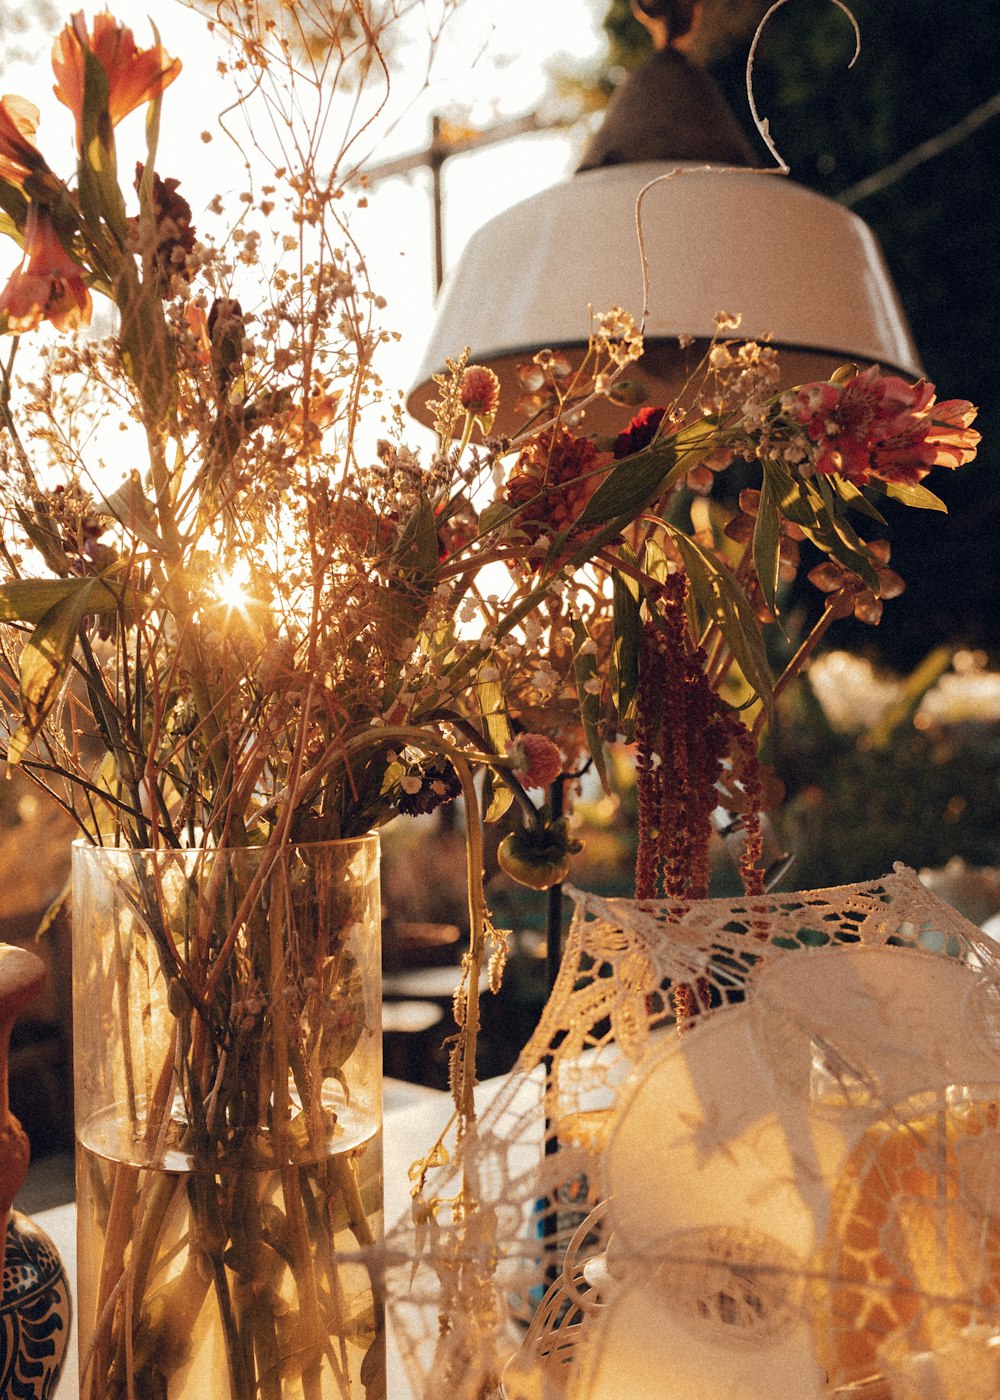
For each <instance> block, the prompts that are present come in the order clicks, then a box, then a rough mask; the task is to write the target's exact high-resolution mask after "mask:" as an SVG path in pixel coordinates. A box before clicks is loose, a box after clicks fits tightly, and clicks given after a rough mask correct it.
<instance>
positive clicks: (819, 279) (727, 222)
mask: <svg viewBox="0 0 1000 1400" xmlns="http://www.w3.org/2000/svg"><path fill="white" fill-rule="evenodd" d="M734 126H735V119H734V118H733V116H732V113H731V112H730V111H729V109H728V108H727V107H726V106H725V104H724V100H723V99H722V97H721V95H720V94H719V92H718V89H717V88H715V86H714V84H713V83H712V82H711V80H710V79H709V78H708V76H707V75H706V74H704V73H703V72H701V70H698V69H695V68H694V65H692V64H691V63H690V62H689V61H688V60H687V59H686V58H685V57H684V55H682V54H681V53H679V52H677V51H676V50H674V49H667V50H665V51H664V52H660V53H655V54H654V55H653V56H652V58H651V59H650V60H649V62H648V63H647V64H646V65H645V67H644V68H643V69H640V70H639V71H638V72H637V73H636V74H633V75H632V77H631V78H629V79H627V80H626V82H625V84H623V87H622V88H621V89H620V90H619V94H616V99H615V100H614V101H613V102H612V105H611V107H610V108H609V110H608V114H607V116H606V118H605V121H604V124H603V125H602V127H601V128H600V129H599V131H598V132H597V133H596V134H595V136H594V138H592V140H591V143H590V145H589V147H588V150H587V153H586V156H585V160H584V164H591V165H592V168H587V169H581V170H580V171H578V173H577V174H575V175H573V176H572V177H570V178H569V179H566V180H563V181H562V182H560V183H559V184H556V185H554V186H553V187H551V188H550V189H547V190H544V191H543V192H542V193H540V194H538V195H535V196H533V197H532V198H530V199H526V200H523V201H522V202H521V203H519V204H515V205H514V207H513V208H511V209H508V210H506V211H505V212H504V213H502V214H500V215H498V216H497V217H496V218H494V219H492V220H490V222H489V223H487V224H485V225H484V226H483V227H482V228H481V229H480V230H479V231H478V232H477V233H476V234H474V235H473V237H472V238H471V240H470V241H469V243H468V245H467V247H466V249H465V251H464V253H463V254H462V257H461V259H460V261H459V262H458V264H457V266H456V267H455V268H454V270H453V272H452V273H451V275H450V276H449V278H448V279H447V280H446V282H445V286H444V288H443V292H442V296H441V298H440V302H439V309H438V314H437V320H436V323H435V326H434V329H433V332H432V334H431V337H430V342H429V344H428V346H427V350H426V353H425V355H424V358H423V361H422V363H421V366H420V369H419V371H418V373H417V377H416V383H415V385H414V387H413V388H412V390H411V391H410V394H409V396H408V401H407V403H408V408H409V410H410V412H411V413H412V414H413V415H414V417H416V418H417V419H419V420H421V421H423V422H429V421H430V415H429V414H428V412H427V409H426V402H427V400H428V398H433V397H434V392H433V390H434V386H433V383H432V380H431V376H432V375H433V374H435V373H440V372H441V371H442V370H443V369H444V363H445V359H446V358H448V357H454V356H455V355H457V354H458V353H460V352H461V350H462V349H463V347H464V346H468V347H469V348H470V352H471V353H470V359H471V362H473V363H477V364H487V365H489V366H490V367H491V368H492V369H493V370H494V371H495V372H496V373H497V374H498V375H499V377H500V381H501V408H500V412H499V414H498V417H497V419H496V422H495V424H494V431H495V432H497V433H500V434H511V433H513V432H516V431H517V429H518V428H519V427H520V426H521V421H522V420H521V419H520V418H519V416H518V415H517V413H516V411H515V408H514V405H515V404H516V402H517V400H518V399H519V398H520V397H521V394H522V390H521V389H520V387H519V383H518V380H517V377H516V369H517V366H518V365H519V364H522V363H524V362H525V361H526V360H530V358H531V356H532V355H533V354H534V353H535V352H536V351H538V350H540V349H543V348H548V349H552V350H557V349H559V350H564V351H566V352H567V353H568V354H569V355H570V357H571V358H572V356H573V354H574V353H579V354H582V352H583V350H584V349H585V347H586V344H587V340H588V336H589V332H590V323H589V318H588V307H592V308H593V309H594V311H595V312H601V311H608V310H610V309H611V308H612V307H614V306H620V307H623V308H624V309H625V310H627V311H629V312H631V313H632V315H633V316H634V317H635V318H636V320H638V319H639V316H640V314H641V311H642V307H643V263H642V258H641V257H640V252H639V244H638V240H637V234H636V201H637V198H638V196H639V194H640V192H641V191H642V190H644V189H646V187H647V186H650V182H652V181H656V180H657V177H660V176H667V177H669V178H666V179H659V180H658V181H657V183H655V184H653V185H652V186H651V187H650V188H648V189H646V193H645V195H644V196H643V199H642V205H641V224H642V233H643V237H644V240H645V249H646V267H647V275H648V291H649V298H648V312H647V317H646V323H645V347H646V348H645V352H644V354H643V356H642V358H641V359H640V360H639V361H638V363H637V364H636V365H634V366H629V369H628V377H629V379H631V380H633V381H634V380H636V379H638V380H641V381H643V382H644V384H645V389H646V395H647V399H646V401H647V402H650V403H669V402H670V400H671V399H672V398H673V397H674V395H675V394H676V392H677V391H678V389H679V388H680V387H681V385H682V384H683V383H684V381H685V380H686V378H687V377H688V375H689V374H690V373H691V371H692V370H693V369H694V368H695V367H696V366H697V364H698V363H699V360H700V358H701V356H702V354H703V353H704V351H705V348H706V346H707V344H708V342H709V340H710V339H711V337H712V335H713V332H714V330H715V318H716V315H717V313H719V312H726V313H739V315H740V316H741V318H742V319H741V322H740V327H739V331H738V336H739V337H740V338H746V339H758V338H761V337H765V336H767V337H769V338H770V340H771V342H772V343H773V344H774V345H776V346H778V347H779V348H780V350H781V351H782V354H781V356H780V357H779V358H780V364H781V370H782V382H783V385H789V384H793V383H802V382H803V381H805V380H808V379H825V378H828V377H829V375H830V374H831V373H832V372H833V370H835V369H836V368H837V367H838V366H840V365H843V364H844V363H849V362H853V363H857V364H859V365H861V366H864V365H868V364H879V365H881V366H882V367H883V369H886V370H892V371H896V372H898V373H902V374H904V375H906V376H908V377H911V378H915V377H919V376H920V374H921V366H920V358H919V355H918V353H917V349H916V346H915V345H914V342H913V338H912V336H911V334H910V330H909V327H908V325H907V322H906V317H905V314H904V312H903V309H902V306H901V305H900V302H899V298H898V296H897V294H896V291H895V288H894V286H893V283H892V278H891V276H890V274H889V270H888V268H887V266H886V263H885V260H884V258H883V256H882V252H881V249H880V247H879V244H878V240H877V239H876V237H875V235H874V234H873V233H872V231H871V229H870V228H868V226H867V225H866V224H865V223H864V221H863V220H862V219H860V218H858V216H857V215H856V214H853V213H852V212H851V211H850V210H848V209H846V208H844V207H843V206H842V205H839V204H837V203H835V202H834V201H833V200H830V199H827V198H825V197H824V196H822V195H819V194H816V193H815V192H813V191H811V190H808V189H805V188H804V187H803V186H801V185H798V184H796V183H794V182H793V181H791V180H789V179H787V178H784V177H783V176H782V175H780V174H778V173H761V172H760V171H756V170H753V169H740V168H739V166H738V164H737V163H736V162H740V163H743V164H746V163H748V157H747V156H745V155H743V153H742V152H741V150H740V148H739V143H737V145H736V149H735V151H734V149H733V142H732V128H733V127H734ZM744 149H745V150H746V151H747V152H749V150H750V148H749V147H746V146H745V143H744ZM654 156H655V158H652V157H654ZM734 157H735V159H734ZM749 159H752V152H750V154H749ZM689 341H691V342H693V343H688V342H689ZM601 411H602V406H601V405H595V406H593V407H592V408H591V409H590V410H588V420H587V421H588V425H589V426H590V428H591V429H593V430H598V431H600V430H601V429H602V426H603V425H602V423H601ZM604 411H605V412H607V409H606V408H605V409H604ZM620 417H621V410H620V409H619V410H617V411H614V412H613V414H611V413H609V415H608V426H609V427H611V426H612V425H613V426H615V427H617V426H620V424H619V423H618V420H619V419H620Z"/></svg>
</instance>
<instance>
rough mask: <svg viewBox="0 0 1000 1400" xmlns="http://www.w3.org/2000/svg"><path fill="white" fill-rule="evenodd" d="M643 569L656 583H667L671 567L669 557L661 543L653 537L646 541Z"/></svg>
mask: <svg viewBox="0 0 1000 1400" xmlns="http://www.w3.org/2000/svg"><path fill="white" fill-rule="evenodd" d="M642 567H643V570H644V571H645V572H646V573H647V574H648V575H649V577H650V578H651V579H652V580H653V582H654V583H666V581H667V575H668V574H669V572H670V567H669V564H668V562H667V556H666V555H665V554H664V552H663V549H662V548H661V546H660V544H659V542H658V541H657V540H655V539H653V537H652V536H650V538H649V539H648V540H647V541H646V543H645V546H644V548H643V553H642Z"/></svg>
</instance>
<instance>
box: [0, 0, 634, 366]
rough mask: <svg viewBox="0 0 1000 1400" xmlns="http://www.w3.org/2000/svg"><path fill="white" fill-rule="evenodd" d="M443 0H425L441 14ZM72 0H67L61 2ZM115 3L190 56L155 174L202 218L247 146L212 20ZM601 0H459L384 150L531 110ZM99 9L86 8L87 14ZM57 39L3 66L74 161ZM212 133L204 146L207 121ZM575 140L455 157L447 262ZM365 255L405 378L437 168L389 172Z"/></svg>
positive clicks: (597, 15) (426, 285)
mask: <svg viewBox="0 0 1000 1400" xmlns="http://www.w3.org/2000/svg"><path fill="white" fill-rule="evenodd" d="M439 3H440V0H428V5H429V10H430V12H432V13H433V11H434V9H435V8H436V6H437V4H439ZM72 8H74V6H72V5H69V4H67V7H66V13H67V15H68V13H69V10H70V9H72ZM109 8H110V9H111V10H112V12H113V13H115V14H116V15H117V16H118V17H119V18H120V19H123V20H125V21H126V22H127V23H129V24H130V25H131V26H132V27H133V28H134V30H135V34H136V40H137V42H138V43H139V44H140V45H141V46H145V45H146V44H148V43H149V41H150V28H149V23H148V20H147V18H146V16H147V15H148V14H149V13H150V12H152V14H153V17H154V19H155V22H156V24H157V27H158V29H159V31H160V35H161V39H162V42H163V44H164V46H165V47H166V48H167V50H168V52H169V53H171V54H172V55H175V56H178V57H180V58H181V59H182V61H183V64H184V71H183V72H182V74H181V76H180V77H179V78H178V79H177V81H176V82H175V83H174V84H173V86H172V87H171V88H170V89H169V90H168V92H167V93H166V95H165V99H164V106H163V121H162V130H161V139H160V153H159V155H158V158H157V168H158V171H159V173H160V174H161V175H162V176H164V177H166V176H169V175H174V176H177V177H178V178H179V179H180V180H181V193H183V194H185V196H186V197H187V198H188V200H189V201H190V203H191V205H192V208H193V210H194V218H195V225H196V227H197V226H198V222H199V211H200V210H201V209H203V208H204V206H205V205H206V204H207V202H208V201H209V200H210V199H211V198H212V197H213V196H214V195H215V194H217V193H222V194H223V196H225V192H226V189H227V187H231V188H234V189H235V188H240V187H242V181H243V172H242V170H241V168H240V167H241V157H240V154H239V152H238V151H237V150H236V148H235V147H234V146H233V145H231V144H230V143H229V142H228V141H227V140H226V138H225V136H224V135H223V134H221V133H220V131H219V127H218V121H217V117H218V113H219V111H220V110H221V109H222V107H224V106H225V103H226V101H227V98H228V93H227V89H226V88H225V87H224V86H223V82H224V80H221V79H220V78H219V77H218V75H217V74H216V72H215V71H214V69H215V61H216V57H217V54H216V52H215V51H214V50H213V49H212V47H211V46H210V45H209V44H208V43H207V42H206V40H205V37H204V34H205V30H204V21H203V20H202V19H200V18H199V17H197V16H194V15H192V14H191V13H190V11H188V10H187V9H186V8H185V7H184V6H183V5H182V4H180V3H178V2H177V0H145V3H143V4H141V5H140V4H137V3H136V0H118V3H117V5H116V4H115V0H109ZM605 10H606V3H605V0H500V3H498V0H462V3H461V5H460V7H459V10H458V12H457V14H455V15H454V16H452V18H451V19H450V20H449V22H448V25H447V27H446V29H445V33H444V39H443V43H442V46H441V49H440V51H439V55H438V59H437V62H436V64H435V67H434V69H433V72H432V74H431V81H430V84H429V85H428V86H427V87H426V90H421V89H422V87H423V83H422V67H421V66H420V65H419V60H418V57H417V55H418V50H419V45H418V44H416V43H415V44H414V48H413V50H412V53H411V51H409V50H407V52H406V54H405V56H404V61H403V62H402V64H401V71H400V72H399V74H398V76H397V77H396V78H395V80H394V82H395V87H394V96H393V102H394V109H395V110H396V111H397V113H399V112H402V113H403V115H402V116H401V117H400V120H399V121H398V123H397V125H396V126H395V128H394V129H393V130H392V131H391V132H389V133H388V135H387V136H386V138H385V140H384V142H383V144H382V145H381V147H380V148H379V150H378V151H377V152H376V159H386V158H389V157H393V156H398V155H402V154H405V153H408V152H410V151H413V150H418V149H421V148H422V147H424V146H426V145H427V143H428V142H429V139H430V125H431V116H432V114H433V113H435V112H436V113H440V114H442V115H444V116H447V117H449V118H452V119H455V120H461V121H470V122H471V123H472V124H474V125H477V126H488V125H489V124H490V123H491V122H494V121H496V120H498V119H502V118H507V117H513V116H518V115H521V114H524V113H528V112H530V111H532V110H533V109H534V108H536V107H537V106H538V104H539V103H540V102H541V101H542V100H543V98H544V97H545V94H546V89H547V65H549V64H550V63H551V62H552V61H553V60H558V61H559V62H560V63H561V64H562V65H564V66H567V67H571V66H573V65H574V64H575V63H584V62H586V61H587V60H588V59H592V58H593V57H594V56H595V55H596V54H597V53H599V52H600V50H601V47H602V35H601V30H600V23H601V19H602V18H603V15H604V13H605ZM92 13H93V7H92V6H88V7H87V9H86V14H87V16H88V18H89V17H90V16H91V15H92ZM49 42H50V41H49V39H48V37H43V36H42V35H41V34H40V35H39V36H38V40H37V52H38V57H37V59H36V60H35V61H34V62H33V63H31V64H18V65H13V66H8V67H7V69H6V70H5V71H4V72H3V75H2V78H0V92H2V93H7V92H15V93H20V94H22V95H24V96H26V97H30V98H31V100H32V101H34V102H35V103H36V104H37V105H38V106H39V107H40V108H41V109H42V121H41V126H40V130H39V136H38V141H39V145H40V146H41V148H42V150H43V151H44V153H45V154H46V156H47V158H48V159H49V161H50V163H51V164H52V165H53V166H55V167H56V168H57V169H58V170H60V171H62V172H64V173H68V172H69V171H70V170H71V169H72V165H73V159H74V152H73V150H72V124H71V121H70V118H69V114H68V112H67V111H66V110H65V108H63V107H61V106H60V105H59V103H58V102H56V100H55V99H54V97H53V96H52V93H51V82H52V79H51V71H50V68H49V61H48V51H49ZM206 129H208V130H211V131H213V133H215V136H214V139H213V141H212V142H211V143H210V144H207V145H206V144H204V143H203V142H202V140H201V132H202V131H203V130H206ZM141 138H142V121H141V118H140V117H139V116H138V114H134V115H133V116H132V117H130V118H128V119H127V121H126V122H125V123H123V124H122V126H121V127H120V128H119V131H118V141H119V164H120V170H121V171H122V178H123V180H124V178H125V175H124V172H126V171H131V169H132V166H133V164H134V161H135V159H136V158H137V156H140V155H141V154H142V150H141V146H140V144H139V143H140V142H141ZM579 139H580V137H579V133H578V134H577V137H576V138H575V140H574V138H572V137H569V136H567V135H566V134H565V133H553V134H548V135H541V134H540V135H532V136H528V137H522V138H519V139H518V140H515V141H511V142H505V143H503V144H501V145H496V146H493V147H490V148H487V149H485V150H482V151H480V152H478V153H474V154H467V155H463V156H460V157H456V158H454V159H453V160H451V161H450V162H449V163H448V164H447V166H446V168H445V175H444V193H445V233H444V245H445V259H446V266H450V265H452V264H453V263H454V262H455V260H456V259H457V258H458V256H459V254H460V252H461V250H462V247H463V246H464V244H465V242H466V240H467V239H468V238H469V236H470V235H471V234H472V233H473V232H474V231H475V229H476V228H478V227H479V226H480V225H481V224H482V223H484V222H485V221H486V220H487V219H488V218H490V217H492V216H493V215H494V214H496V213H499V212H500V211H501V210H503V209H505V208H507V207H509V206H510V205H511V204H513V203H515V202H516V201H518V200H519V199H524V198H527V197H528V196H529V195H531V194H533V193H535V192H536V191H538V190H540V189H542V188H544V187H545V186H547V185H550V184H552V183H553V182H555V181H556V180H558V179H560V178H562V177H563V176H564V175H566V174H567V173H568V172H569V170H570V169H571V168H572V164H573V153H574V151H575V149H576V144H577V143H578V141H579ZM355 227H356V229H357V235H358V238H359V242H360V244H361V247H362V249H363V251H364V253H365V256H366V258H367V261H368V266H369V271H370V275H371V282H372V286H373V288H374V290H375V291H376V292H377V293H379V294H381V295H382V296H384V297H385V298H386V299H387V301H388V308H387V310H386V313H385V316H386V324H387V325H389V326H391V328H393V329H395V330H399V331H400V332H401V333H402V341H401V343H400V344H399V345H398V346H394V347H391V348H387V350H386V351H385V353H384V355H383V358H382V360H381V370H382V375H383V380H384V382H385V383H386V384H387V385H390V386H393V387H399V388H401V389H405V388H408V387H409V382H410V379H411V378H412V375H413V372H414V370H415V368H416V365H417V363H418V362H419V360H420V357H421V354H422V350H423V347H424V343H425V341H426V338H427V336H428V334H429V330H430V325H431V319H432V315H433V251H432V212H431V199H430V175H429V172H427V171H417V172H414V173H413V174H411V175H407V176H395V177H392V178H390V179H387V180H385V181H383V182H381V183H380V184H379V185H378V187H377V189H374V190H373V192H372V197H371V208H370V211H369V213H368V214H367V215H366V216H365V217H364V222H363V223H359V224H356V225H355ZM16 260H17V252H16V250H15V249H14V247H13V245H11V246H10V248H9V249H8V248H3V249H0V273H3V274H4V275H6V273H7V271H8V269H9V268H10V267H12V266H13V265H14V263H15V262H16Z"/></svg>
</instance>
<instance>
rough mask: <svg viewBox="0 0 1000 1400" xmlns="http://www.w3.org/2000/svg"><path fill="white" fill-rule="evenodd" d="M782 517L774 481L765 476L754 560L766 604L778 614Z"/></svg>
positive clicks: (754, 544)
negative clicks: (771, 481)
mask: <svg viewBox="0 0 1000 1400" xmlns="http://www.w3.org/2000/svg"><path fill="white" fill-rule="evenodd" d="M780 549H781V518H780V516H779V515H778V507H777V505H776V504H775V500H774V493H773V492H772V490H771V484H770V481H769V480H768V478H767V477H766V476H765V477H764V479H763V481H762V482H761V484H760V505H759V506H758V508H757V519H756V521H755V522H754V528H753V563H754V568H755V569H756V570H757V578H758V581H759V582H760V592H761V597H762V598H763V600H764V606H765V607H766V608H768V609H769V611H771V612H772V613H774V615H775V616H777V614H778V602H777V593H778V566H779V564H780V562H781V556H780Z"/></svg>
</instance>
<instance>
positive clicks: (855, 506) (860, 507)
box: [830, 476, 886, 525]
mask: <svg viewBox="0 0 1000 1400" xmlns="http://www.w3.org/2000/svg"><path fill="white" fill-rule="evenodd" d="M830 479H831V481H832V482H833V489H834V490H835V491H836V493H837V495H838V496H839V497H840V499H841V500H842V501H843V502H844V504H845V505H847V506H850V507H851V509H852V510H857V511H860V512H861V514H862V515H867V517H868V519H869V520H874V521H875V523H876V524H877V525H885V524H886V519H885V516H884V515H883V514H882V512H881V511H880V510H877V509H876V508H875V506H873V505H872V503H871V501H870V500H869V499H868V497H867V496H866V495H865V493H864V492H863V491H862V490H861V489H860V488H859V487H857V486H855V484H854V482H853V481H848V480H847V479H846V477H843V476H833V477H831V478H830Z"/></svg>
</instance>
